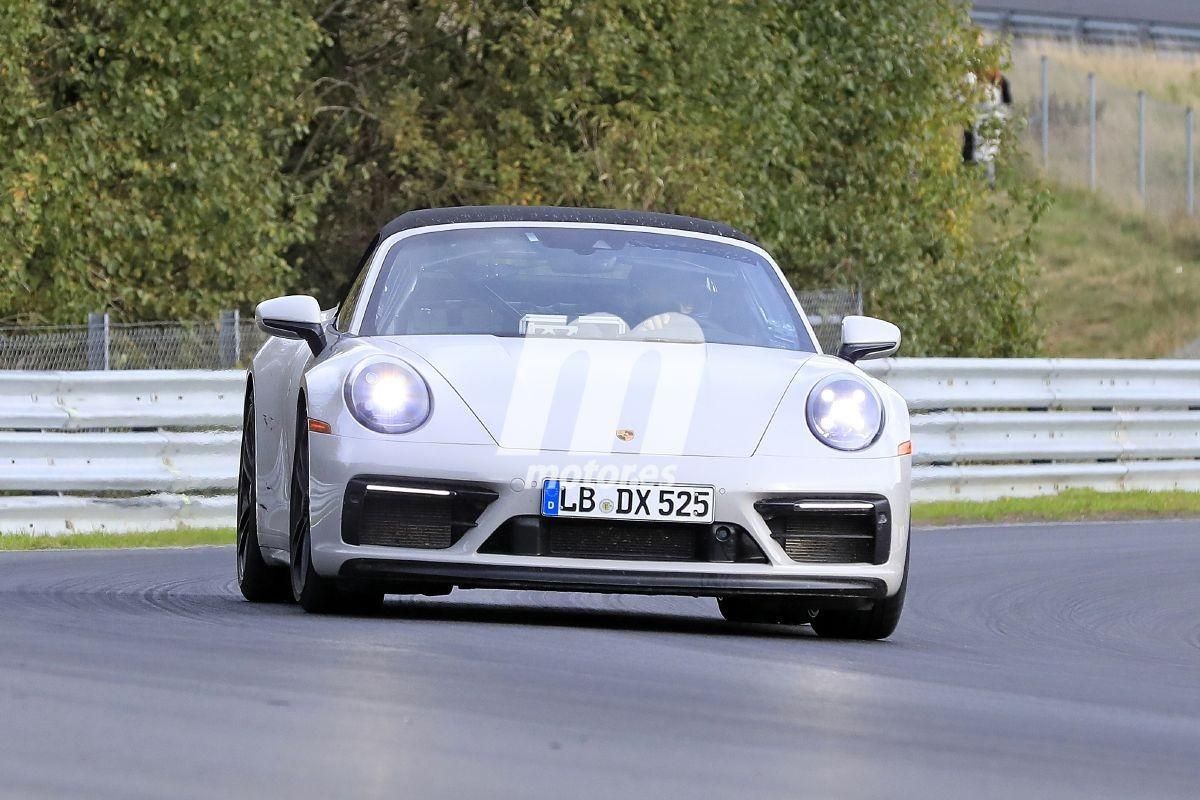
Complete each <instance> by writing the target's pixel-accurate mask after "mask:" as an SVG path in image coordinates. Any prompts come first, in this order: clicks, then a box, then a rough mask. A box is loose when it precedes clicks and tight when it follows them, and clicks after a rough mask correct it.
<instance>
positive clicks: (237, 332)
mask: <svg viewBox="0 0 1200 800" xmlns="http://www.w3.org/2000/svg"><path fill="white" fill-rule="evenodd" d="M238 323H239V318H238V310H237V309H236V308H235V309H232V310H226V311H222V312H221V335H220V338H219V339H218V343H217V349H218V353H217V364H218V366H220V367H221V369H232V368H234V367H236V366H237V363H238V361H240V360H241V357H242V327H241V325H239V324H238Z"/></svg>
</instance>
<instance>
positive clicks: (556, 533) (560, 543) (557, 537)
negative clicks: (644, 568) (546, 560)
mask: <svg viewBox="0 0 1200 800" xmlns="http://www.w3.org/2000/svg"><path fill="white" fill-rule="evenodd" d="M707 528H708V526H707V525H705V526H701V530H702V531H703V530H707ZM697 533H698V531H697V529H696V526H694V525H680V524H678V523H676V524H667V525H656V524H654V523H649V522H638V523H629V522H626V523H620V522H618V523H615V524H613V523H607V522H600V521H591V520H555V521H554V522H553V523H552V524H549V525H547V526H546V555H550V556H560V557H565V558H619V559H631V560H636V561H695V560H696V539H697Z"/></svg>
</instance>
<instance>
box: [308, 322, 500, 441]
mask: <svg viewBox="0 0 1200 800" xmlns="http://www.w3.org/2000/svg"><path fill="white" fill-rule="evenodd" d="M377 357H387V358H395V359H400V360H402V361H406V362H408V364H409V365H411V366H412V367H413V368H414V369H416V371H417V372H419V373H420V374H421V377H423V378H424V379H425V382H426V383H427V384H429V391H430V395H431V396H432V398H433V403H432V410H431V411H430V414H429V420H428V421H427V422H426V423H425V424H424V425H422V426H421V427H420V428H417V429H416V430H414V431H410V432H409V433H395V434H388V433H377V432H376V431H373V430H370V429H369V428H366V427H364V426H363V425H362V424H361V423H360V422H359V421H358V420H357V419H356V418H355V417H354V415H353V414H352V413H351V411H350V409H349V407H348V406H347V404H346V395H345V385H346V377H347V376H348V375H349V374H350V372H351V370H353V369H354V368H355V367H356V366H357V365H358V364H359V363H360V362H362V361H363V360H364V359H368V358H377ZM303 385H304V393H305V397H306V398H307V402H308V415H309V417H312V418H315V419H319V420H321V421H323V422H327V423H329V425H330V427H331V428H332V429H333V432H334V433H335V434H337V435H338V436H346V437H350V438H357V439H383V440H386V441H394V442H412V443H415V444H476V445H481V444H482V445H486V444H490V445H493V446H494V445H495V444H496V442H495V440H494V439H493V438H492V437H491V436H490V435H489V434H488V432H487V430H486V429H485V428H484V427H483V424H482V423H481V422H480V421H479V419H478V418H477V417H476V416H475V414H474V413H472V412H471V410H470V408H468V406H467V404H466V403H465V402H464V401H463V399H462V397H460V396H459V394H458V392H457V391H455V389H454V387H453V386H451V385H450V383H449V382H448V381H447V380H446V379H445V378H443V377H442V375H441V374H440V373H439V372H438V371H437V370H436V369H434V368H433V367H432V365H430V364H429V363H428V362H427V361H425V360H424V359H423V358H421V357H420V356H418V355H417V354H416V353H413V352H411V351H409V350H401V351H400V352H393V351H392V350H390V349H385V348H382V347H379V346H377V345H375V344H374V343H372V342H371V341H370V340H369V339H363V338H350V337H347V338H346V339H344V340H343V341H341V342H339V343H338V344H337V345H336V346H335V347H334V348H333V349H332V351H331V353H330V354H329V356H328V357H327V358H322V359H321V360H320V361H318V362H317V363H314V364H313V365H312V366H311V367H310V368H309V369H308V371H307V372H306V373H305V375H304V384H303Z"/></svg>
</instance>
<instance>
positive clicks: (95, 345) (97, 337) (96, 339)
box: [87, 313, 109, 370]
mask: <svg viewBox="0 0 1200 800" xmlns="http://www.w3.org/2000/svg"><path fill="white" fill-rule="evenodd" d="M87 325H88V329H87V368H88V369H93V370H103V369H108V367H109V363H108V345H109V339H108V314H98V313H95V314H88V319H87Z"/></svg>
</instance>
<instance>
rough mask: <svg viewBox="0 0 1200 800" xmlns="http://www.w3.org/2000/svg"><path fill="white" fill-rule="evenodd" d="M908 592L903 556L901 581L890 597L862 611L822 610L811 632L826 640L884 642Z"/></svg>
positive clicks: (814, 621)
mask: <svg viewBox="0 0 1200 800" xmlns="http://www.w3.org/2000/svg"><path fill="white" fill-rule="evenodd" d="M907 591H908V553H907V552H906V553H905V556H904V578H903V579H902V580H901V581H900V589H899V590H898V591H897V592H896V593H895V594H894V595H892V596H891V597H885V598H883V599H882V600H878V601H876V603H875V605H874V606H873V607H871V608H869V609H867V610H865V611H846V610H842V609H822V610H821V611H818V612H817V613H816V614H815V615H814V616H813V618H812V620H811V622H812V629H813V630H814V631H816V633H817V635H818V636H822V637H825V638H826V639H886V638H887V637H889V636H891V635H892V633H893V632H894V631H895V630H896V625H897V624H898V623H899V622H900V613H901V612H902V611H903V610H904V595H905V593H906V592H907Z"/></svg>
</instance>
